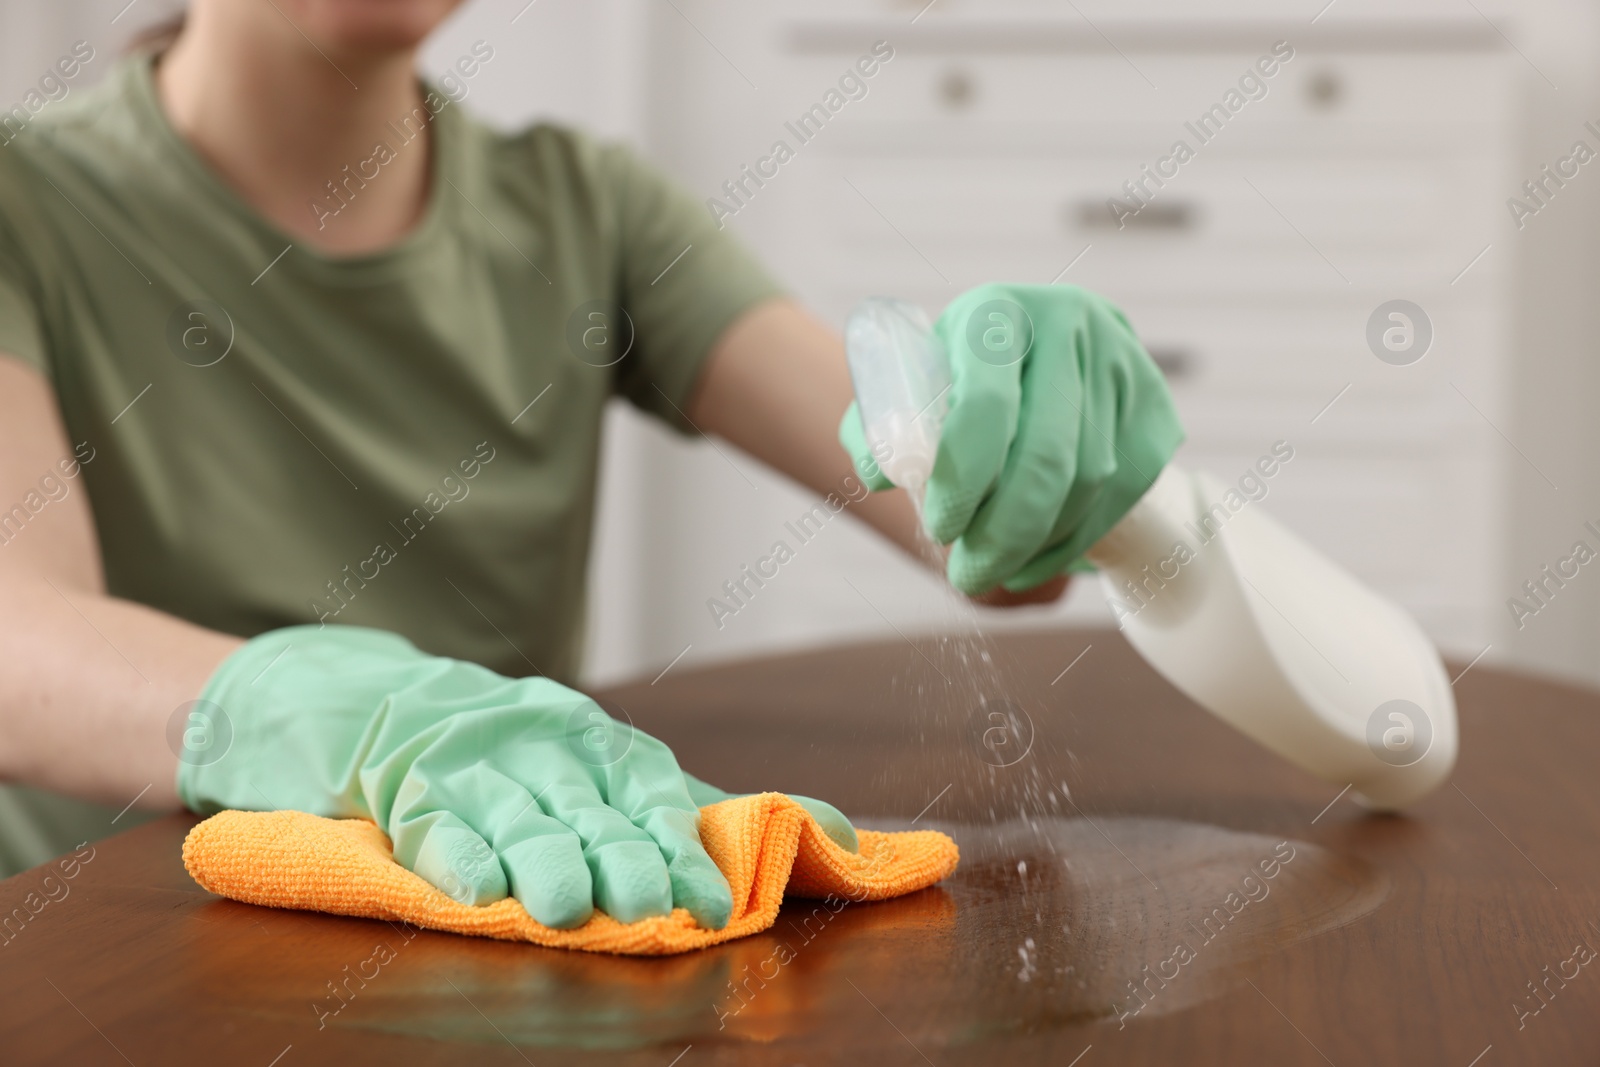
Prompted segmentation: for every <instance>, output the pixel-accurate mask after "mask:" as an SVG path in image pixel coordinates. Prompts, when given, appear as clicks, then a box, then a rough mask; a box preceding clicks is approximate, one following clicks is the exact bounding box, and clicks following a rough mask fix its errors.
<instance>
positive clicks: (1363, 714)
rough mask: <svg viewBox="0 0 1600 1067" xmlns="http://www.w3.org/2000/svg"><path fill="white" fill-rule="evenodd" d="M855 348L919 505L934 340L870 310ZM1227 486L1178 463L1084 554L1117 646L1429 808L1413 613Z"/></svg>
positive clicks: (940, 397) (1437, 752)
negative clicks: (1221, 512) (1227, 505)
mask: <svg viewBox="0 0 1600 1067" xmlns="http://www.w3.org/2000/svg"><path fill="white" fill-rule="evenodd" d="M845 344H846V349H847V351H848V353H849V360H850V374H851V378H852V381H853V382H854V385H855V392H856V401H857V406H858V408H859V409H860V412H861V420H862V424H863V427H864V428H865V431H866V438H867V443H868V445H869V446H871V447H872V448H873V450H874V454H875V455H880V456H883V457H885V458H884V459H883V460H882V467H883V472H884V474H885V475H887V476H888V477H889V479H890V480H891V481H893V482H894V483H895V484H896V485H898V486H900V487H902V488H904V489H906V490H907V492H908V493H909V494H910V495H911V497H912V500H913V501H915V502H916V504H917V506H918V508H919V509H920V507H921V502H922V496H923V492H924V490H925V488H926V486H927V482H928V477H929V475H930V474H931V473H932V471H933V462H934V455H935V452H936V449H937V446H938V441H939V431H940V428H941V426H942V424H943V419H944V416H945V413H946V411H947V410H948V406H949V391H950V371H949V363H948V361H947V360H946V358H945V355H944V352H943V351H942V349H941V348H940V345H939V341H938V338H937V336H936V335H935V334H934V333H933V330H932V328H931V326H930V324H929V322H928V318H927V316H926V315H925V314H924V313H923V311H922V309H921V308H919V307H917V306H916V305H914V304H909V303H906V302H904V301H898V300H888V299H873V300H868V301H865V302H864V303H862V304H861V305H860V306H859V307H858V308H857V309H856V310H855V312H854V313H853V314H852V315H851V317H850V320H849V323H848V324H847V326H846V328H845ZM1226 491H1227V487H1226V486H1224V485H1222V484H1221V483H1219V482H1218V481H1217V480H1216V479H1214V478H1211V477H1210V476H1208V475H1206V474H1204V473H1193V474H1192V473H1190V472H1188V471H1185V470H1183V469H1182V468H1180V467H1178V466H1176V465H1170V464H1169V465H1168V466H1167V468H1166V469H1165V470H1163V471H1162V472H1161V474H1160V476H1159V477H1157V478H1156V480H1155V482H1154V484H1152V485H1151V487H1150V488H1149V490H1148V491H1146V493H1145V495H1144V496H1143V497H1142V498H1141V499H1140V500H1139V502H1138V503H1137V504H1135V505H1134V507H1133V509H1132V510H1131V511H1130V512H1129V513H1128V514H1127V515H1126V516H1124V517H1123V519H1122V520H1121V521H1120V522H1119V523H1118V524H1117V525H1116V526H1114V527H1113V528H1112V529H1111V531H1110V532H1109V533H1107V534H1106V535H1105V536H1104V537H1103V538H1101V539H1100V540H1099V541H1098V542H1096V543H1095V544H1094V545H1093V546H1092V547H1091V548H1090V549H1089V551H1088V552H1087V553H1085V555H1086V557H1087V558H1088V559H1089V561H1090V562H1092V563H1094V564H1095V566H1096V567H1097V568H1098V570H1099V572H1100V576H1101V581H1102V584H1103V585H1104V588H1105V591H1106V595H1107V597H1108V599H1109V601H1110V603H1111V605H1112V608H1113V612H1114V614H1115V615H1116V616H1117V618H1118V623H1119V625H1120V627H1121V630H1122V633H1123V635H1124V636H1125V637H1126V638H1127V639H1128V641H1129V643H1131V644H1132V645H1133V647H1134V648H1135V649H1137V650H1138V651H1139V653H1140V654H1141V655H1142V656H1143V657H1144V658H1145V660H1146V661H1147V662H1148V663H1149V664H1150V665H1151V666H1152V667H1153V668H1155V670H1156V671H1157V672H1158V673H1160V674H1161V675H1162V676H1163V677H1165V678H1166V679H1167V680H1168V681H1169V682H1171V683H1172V684H1173V685H1174V686H1176V687H1177V688H1178V689H1179V690H1181V691H1182V692H1183V693H1184V694H1185V695H1187V696H1188V697H1189V698H1190V699H1192V700H1193V701H1194V702H1195V703H1197V704H1199V705H1200V706H1201V707H1203V708H1205V709H1207V710H1208V711H1210V712H1212V713H1213V714H1215V715H1216V716H1218V717H1219V718H1221V719H1223V720H1225V721H1226V722H1228V723H1231V724H1232V725H1233V726H1235V727H1237V728H1238V729H1240V730H1242V731H1243V732H1244V733H1246V734H1248V735H1249V736H1250V737H1252V738H1254V739H1255V740H1256V741H1258V742H1260V743H1261V744H1263V745H1265V746H1266V747H1267V748H1269V749H1271V750H1272V751H1273V752H1276V753H1277V754H1278V755H1279V756H1282V757H1283V758H1284V759H1287V760H1288V761H1290V762H1291V763H1294V764H1296V765H1298V766H1300V767H1301V768H1303V769H1305V770H1307V771H1310V772H1311V773H1313V774H1315V775H1317V776H1319V777H1321V778H1323V779H1325V780H1326V781H1328V782H1330V783H1333V784H1337V785H1341V786H1348V787H1349V788H1350V790H1351V792H1352V794H1354V795H1355V797H1356V798H1357V799H1358V800H1359V801H1361V802H1363V803H1365V804H1367V805H1368V806H1370V807H1373V808H1377V809H1396V808H1400V807H1403V806H1405V805H1407V804H1409V803H1411V802H1413V801H1415V800H1418V799H1420V798H1421V797H1422V796H1424V795H1426V794H1427V793H1428V792H1430V791H1431V790H1433V789H1434V788H1435V787H1437V786H1438V785H1440V784H1441V783H1443V782H1444V780H1445V779H1446V778H1447V777H1448V776H1449V774H1450V769H1451V768H1452V767H1453V766H1454V764H1455V757H1456V745H1457V731H1456V709H1455V699H1454V695H1453V693H1452V690H1451V688H1450V682H1449V678H1448V675H1446V673H1445V669H1444V664H1443V662H1442V661H1441V660H1440V658H1439V653H1438V651H1437V650H1436V649H1435V648H1434V646H1433V644H1432V642H1431V641H1429V639H1428V637H1427V636H1426V635H1425V634H1424V633H1423V632H1422V628H1421V627H1420V626H1419V625H1418V624H1417V622H1416V620H1415V619H1413V618H1412V617H1411V616H1410V615H1409V614H1407V613H1406V612H1405V611H1404V610H1403V609H1401V608H1400V607H1399V606H1398V605H1396V604H1393V603H1391V602H1390V601H1388V600H1386V599H1384V598H1383V597H1381V596H1379V595H1378V594H1377V593H1375V592H1373V591H1372V590H1370V589H1368V588H1367V587H1366V586H1364V585H1362V584H1361V583H1360V582H1358V581H1357V580H1356V579H1355V578H1354V577H1353V576H1351V575H1350V574H1348V573H1346V572H1345V571H1344V570H1342V569H1341V568H1340V567H1338V566H1337V565H1336V564H1335V563H1333V562H1332V561H1331V560H1329V559H1328V558H1327V557H1325V556H1323V555H1322V554H1321V553H1319V552H1318V551H1317V550H1316V549H1314V548H1312V547H1311V546H1310V545H1308V544H1306V543H1305V542H1304V541H1302V540H1301V539H1300V538H1298V537H1297V536H1295V535H1294V534H1293V533H1291V532H1290V531H1289V530H1288V529H1287V528H1285V527H1283V526H1281V525H1279V524H1278V523H1277V522H1275V521H1274V520H1273V519H1271V518H1270V517H1269V516H1267V515H1266V514H1265V513H1263V511H1262V510H1261V509H1260V508H1259V507H1258V506H1251V507H1247V508H1244V509H1242V510H1239V511H1237V512H1235V513H1230V514H1229V516H1228V518H1227V520H1226V522H1218V521H1217V516H1218V512H1217V511H1216V510H1215V509H1214V508H1213V504H1215V503H1216V502H1218V501H1221V500H1222V498H1223V495H1224V494H1225V493H1226ZM1179 546H1182V550H1180V548H1179ZM1176 559H1181V560H1183V562H1182V563H1181V564H1177V565H1175V563H1174V560H1176ZM1152 574H1154V575H1155V578H1154V580H1152ZM1130 583H1131V584H1132V587H1133V588H1134V589H1137V590H1139V591H1140V592H1139V593H1138V595H1136V596H1129V593H1128V590H1129V588H1130Z"/></svg>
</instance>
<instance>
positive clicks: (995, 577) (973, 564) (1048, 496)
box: [946, 338, 1093, 594]
mask: <svg viewBox="0 0 1600 1067" xmlns="http://www.w3.org/2000/svg"><path fill="white" fill-rule="evenodd" d="M1052 343H1054V344H1056V345H1058V346H1061V347H1063V348H1069V347H1073V348H1075V347H1076V339H1075V338H1055V339H1052ZM1069 358H1071V357H1069ZM1073 362H1074V363H1075V362H1076V360H1075V359H1074V360H1073ZM1056 370H1057V368H1056V367H1052V366H1051V365H1049V364H1047V363H1046V362H1044V361H1043V360H1039V361H1035V362H1032V363H1030V364H1028V365H1027V367H1026V369H1025V372H1024V377H1023V387H1022V402H1021V404H1022V406H1021V408H1020V410H1019V412H1018V417H1017V436H1016V440H1015V441H1014V442H1013V443H1012V446H1011V450H1010V453H1009V454H1008V455H1007V457H1006V461H1005V467H1004V469H1003V470H1002V472H1001V475H1000V480H999V485H998V486H997V487H996V488H995V491H994V493H993V494H992V495H991V496H990V497H989V499H988V500H986V501H984V503H983V504H982V506H981V507H979V508H978V511H977V513H976V514H975V515H974V516H973V519H972V523H971V524H970V525H969V526H968V527H967V529H966V532H965V533H963V534H962V535H961V537H960V539H958V540H957V541H956V543H955V547H954V548H953V549H952V550H951V552H950V559H949V562H948V564H947V568H946V569H947V573H948V575H949V578H950V583H951V584H952V585H954V586H955V587H956V588H957V589H959V590H961V591H962V592H964V593H969V594H973V593H982V592H986V591H988V590H990V589H993V588H994V587H995V586H996V585H999V584H1000V583H1001V582H1002V581H1003V580H1005V579H1006V578H1009V577H1010V576H1011V575H1013V574H1015V573H1016V572H1017V571H1018V570H1020V569H1021V568H1022V567H1023V566H1024V565H1026V564H1027V562H1028V561H1029V560H1030V559H1032V558H1033V557H1034V556H1035V555H1036V554H1037V553H1038V552H1039V551H1040V549H1042V548H1043V547H1045V546H1046V545H1047V544H1048V543H1049V541H1050V538H1051V535H1052V533H1053V532H1054V531H1055V528H1056V523H1057V520H1058V518H1059V517H1060V515H1061V511H1062V505H1063V503H1064V502H1065V501H1067V500H1068V498H1069V496H1070V495H1071V494H1072V492H1073V490H1074V488H1075V483H1076V482H1077V480H1078V475H1079V456H1078V453H1079V449H1080V446H1081V445H1085V444H1088V445H1092V442H1088V441H1086V440H1084V436H1083V435H1085V434H1092V433H1093V430H1091V429H1086V428H1085V427H1084V425H1083V424H1084V416H1083V410H1084V403H1083V400H1082V385H1081V383H1080V380H1079V377H1078V375H1077V374H1076V372H1075V371H1076V368H1075V367H1071V368H1069V373H1066V374H1059V373H1057V374H1056V375H1055V377H1057V378H1060V379H1061V381H1060V382H1057V381H1055V380H1053V379H1052V377H1051V374H1052V372H1054V371H1056ZM1074 393H1076V394H1078V395H1077V396H1074V395H1073V394H1074Z"/></svg>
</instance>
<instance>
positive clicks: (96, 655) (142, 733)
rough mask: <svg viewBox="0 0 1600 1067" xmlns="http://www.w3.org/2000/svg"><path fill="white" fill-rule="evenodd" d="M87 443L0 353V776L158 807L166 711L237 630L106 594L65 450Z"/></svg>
mask: <svg viewBox="0 0 1600 1067" xmlns="http://www.w3.org/2000/svg"><path fill="white" fill-rule="evenodd" d="M97 447H107V442H103V441H102V442H100V443H99V444H98V445H96V444H95V443H93V442H81V443H78V444H74V443H73V442H70V441H69V440H68V438H67V436H66V433H65V431H64V430H63V429H62V426H61V423H60V417H59V415H58V414H57V411H56V405H55V398H54V396H53V394H52V392H51V389H50V386H49V384H48V383H47V382H46V381H45V379H44V378H43V377H42V376H40V375H39V374H38V373H37V372H36V371H34V370H32V369H31V368H28V367H26V366H24V365H23V364H21V363H19V362H17V361H15V360H12V359H10V358H8V357H3V356H0V780H3V781H7V782H16V783H22V784H27V785H34V786H39V787H42V788H45V789H53V790H57V791H60V792H65V793H70V794H73V795H75V796H79V797H83V798H85V799H90V800H100V801H104V802H107V803H112V804H118V805H120V804H126V803H128V802H129V801H131V800H132V799H133V798H134V797H135V796H140V801H139V802H140V804H141V806H156V807H171V806H174V805H176V803H177V794H176V792H175V791H174V787H173V776H174V772H175V770H176V768H177V760H178V757H177V754H176V752H175V751H174V749H173V748H172V747H170V746H169V745H168V741H167V724H168V722H169V720H170V719H171V718H172V716H173V714H174V713H175V712H176V711H177V709H178V708H179V706H180V705H182V704H184V703H186V702H187V701H190V700H193V699H195V697H197V696H198V695H199V693H200V690H201V688H202V687H203V686H204V685H205V683H206V680H207V679H208V678H209V677H210V675H211V672H212V671H213V670H214V669H215V668H216V666H217V664H219V663H220V662H222V660H223V659H224V658H225V657H226V656H227V655H228V653H229V652H230V651H232V650H233V648H235V647H236V646H237V645H238V644H239V640H238V638H234V637H230V636H227V635H225V634H219V633H215V632H212V631H209V630H205V629H202V628H201V627H198V626H194V625H192V624H190V623H187V622H184V621H182V620H180V619H176V618H174V617H172V616H170V615H166V614H163V613H161V612H159V611H156V610H154V609H152V608H147V607H144V606H142V605H139V604H134V603H131V602H129V601H126V600H118V599H116V598H114V597H110V596H107V595H106V593H105V586H104V580H103V578H102V576H101V570H100V556H99V545H98V544H97V542H96V539H95V534H94V520H93V515H92V513H91V512H90V509H89V504H88V494H87V492H86V491H85V489H84V486H83V482H82V470H81V465H80V464H79V462H78V460H79V459H81V458H83V457H92V455H93V454H94V449H95V448H97ZM45 494H48V495H45ZM141 793H142V796H141V795H140V794H141Z"/></svg>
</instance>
